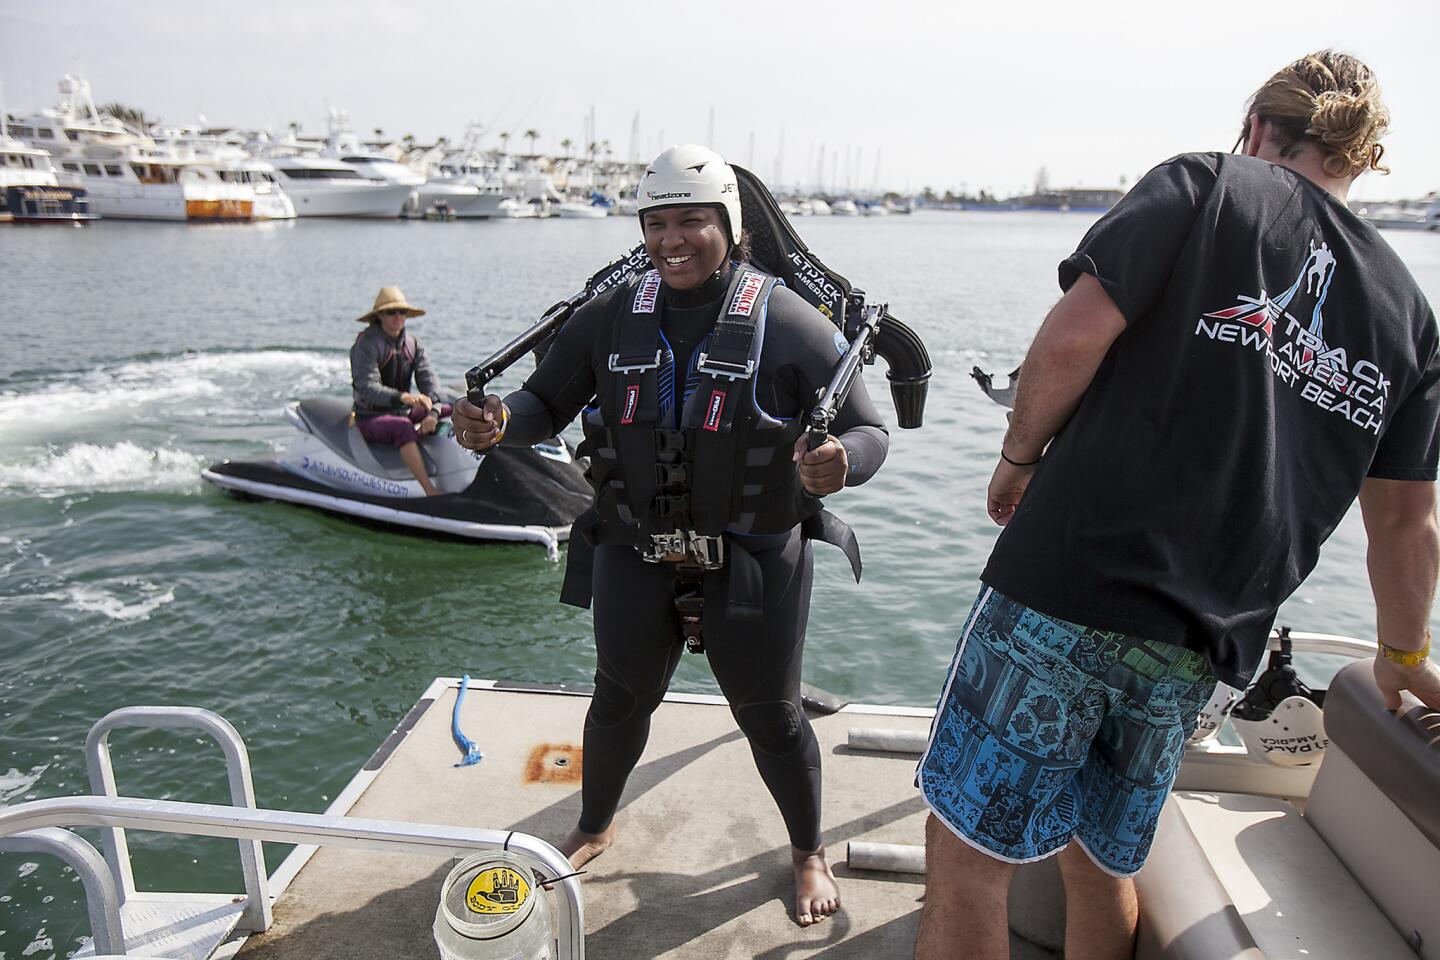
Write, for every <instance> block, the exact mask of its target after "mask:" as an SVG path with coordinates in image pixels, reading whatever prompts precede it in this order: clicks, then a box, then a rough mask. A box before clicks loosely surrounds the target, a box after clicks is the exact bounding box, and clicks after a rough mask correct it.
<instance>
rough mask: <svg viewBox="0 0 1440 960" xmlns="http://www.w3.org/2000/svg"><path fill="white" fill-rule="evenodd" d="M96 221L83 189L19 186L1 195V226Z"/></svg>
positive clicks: (32, 185)
mask: <svg viewBox="0 0 1440 960" xmlns="http://www.w3.org/2000/svg"><path fill="white" fill-rule="evenodd" d="M94 219H96V216H95V214H94V213H93V212H92V211H91V210H90V198H89V196H88V195H87V193H86V191H85V190H84V189H82V188H80V187H62V186H56V185H53V184H16V185H11V186H7V187H5V188H4V191H3V193H0V222H4V223H84V222H85V221H87V220H94Z"/></svg>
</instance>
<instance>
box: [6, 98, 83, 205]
mask: <svg viewBox="0 0 1440 960" xmlns="http://www.w3.org/2000/svg"><path fill="white" fill-rule="evenodd" d="M94 219H95V214H93V213H91V212H90V201H89V196H88V194H87V193H86V191H85V188H84V187H82V186H80V185H79V184H78V183H73V184H72V183H69V182H66V183H61V182H60V178H59V174H58V172H57V171H56V169H55V164H54V163H53V162H52V161H51V159H50V153H49V151H47V150H41V149H39V148H38V147H29V146H26V145H25V144H23V143H21V142H20V141H19V140H16V139H14V138H13V137H11V136H9V135H8V134H7V133H6V132H5V116H4V111H3V109H0V223H83V222H85V221H87V220H94Z"/></svg>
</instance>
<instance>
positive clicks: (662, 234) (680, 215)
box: [640, 207, 730, 290]
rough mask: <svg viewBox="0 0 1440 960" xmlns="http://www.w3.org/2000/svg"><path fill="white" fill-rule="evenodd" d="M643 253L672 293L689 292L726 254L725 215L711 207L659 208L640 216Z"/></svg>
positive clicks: (727, 238) (703, 279)
mask: <svg viewBox="0 0 1440 960" xmlns="http://www.w3.org/2000/svg"><path fill="white" fill-rule="evenodd" d="M640 228H641V230H642V231H643V232H644V234H645V252H646V253H648V254H650V261H651V262H652V263H654V264H655V269H657V270H659V271H660V279H661V280H664V281H665V283H666V284H668V285H669V287H670V289H672V290H693V289H694V288H696V287H698V286H700V284H702V283H704V282H705V281H706V280H708V279H710V275H711V274H713V273H714V272H715V271H716V270H719V269H720V265H721V264H722V263H724V262H725V256H726V254H728V253H729V252H730V234H729V231H728V230H727V229H726V227H725V215H724V214H723V213H722V212H721V211H720V210H718V209H716V208H715V207H661V208H659V209H658V210H646V211H645V213H644V214H643V215H642V216H641V217H640Z"/></svg>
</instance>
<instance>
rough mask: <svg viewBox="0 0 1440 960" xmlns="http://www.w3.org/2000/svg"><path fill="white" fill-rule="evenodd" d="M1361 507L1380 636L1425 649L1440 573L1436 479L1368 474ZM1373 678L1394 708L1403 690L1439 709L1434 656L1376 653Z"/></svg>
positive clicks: (1439, 671)
mask: <svg viewBox="0 0 1440 960" xmlns="http://www.w3.org/2000/svg"><path fill="white" fill-rule="evenodd" d="M1360 512H1361V515H1362V516H1363V517H1364V519H1365V533H1366V536H1367V537H1368V538H1369V546H1368V549H1367V551H1366V564H1367V566H1368V567H1369V569H1370V588H1371V590H1372V591H1373V592H1374V594H1375V617H1376V629H1377V632H1378V635H1379V638H1380V642H1381V643H1383V644H1385V645H1386V646H1388V647H1390V648H1391V649H1393V650H1399V651H1416V650H1420V649H1423V648H1424V647H1425V646H1426V644H1427V632H1426V625H1427V624H1428V622H1429V620H1430V609H1431V606H1432V604H1433V603H1434V601H1435V583H1436V579H1437V578H1440V528H1437V525H1436V520H1435V484H1434V483H1432V482H1431V481H1428V480H1379V479H1375V478H1369V479H1367V480H1366V481H1365V483H1364V485H1363V486H1361V488H1360ZM1375 680H1376V682H1377V683H1378V684H1379V686H1380V689H1381V690H1382V691H1383V692H1384V694H1385V701H1386V705H1387V706H1388V707H1389V708H1390V709H1392V710H1395V709H1398V708H1399V707H1400V705H1401V699H1400V691H1401V690H1409V691H1410V692H1411V693H1413V694H1415V695H1416V696H1417V697H1419V698H1420V700H1421V701H1422V702H1423V703H1424V704H1425V705H1426V706H1428V707H1430V708H1431V709H1432V710H1440V667H1437V666H1436V664H1435V662H1434V661H1433V660H1427V661H1425V662H1423V663H1420V664H1418V665H1415V666H1405V665H1402V664H1399V663H1395V662H1393V661H1391V660H1388V659H1386V658H1384V657H1383V656H1377V657H1376V659H1375Z"/></svg>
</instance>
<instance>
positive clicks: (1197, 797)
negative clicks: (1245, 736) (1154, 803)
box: [1136, 791, 1415, 960]
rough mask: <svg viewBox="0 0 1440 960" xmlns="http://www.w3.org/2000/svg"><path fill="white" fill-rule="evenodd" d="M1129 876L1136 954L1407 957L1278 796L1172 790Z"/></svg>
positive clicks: (1144, 957) (1175, 959)
mask: <svg viewBox="0 0 1440 960" xmlns="http://www.w3.org/2000/svg"><path fill="white" fill-rule="evenodd" d="M1136 882H1137V886H1138V889H1139V896H1140V914H1141V921H1140V922H1141V944H1140V950H1139V951H1137V954H1136V956H1137V958H1140V960H1157V958H1165V960H1182V958H1196V960H1199V958H1206V960H1217V958H1229V957H1243V958H1246V960H1250V958H1258V957H1261V956H1264V957H1272V958H1275V957H1304V958H1306V960H1327V958H1334V960H1351V958H1355V957H1367V958H1374V960H1389V958H1395V960H1414V958H1415V954H1414V952H1413V951H1411V949H1410V948H1409V946H1408V945H1407V944H1406V943H1405V941H1404V940H1403V939H1402V938H1401V937H1400V935H1399V933H1397V932H1396V930H1395V928H1394V927H1393V926H1391V924H1390V921H1389V920H1387V919H1386V918H1385V915H1384V914H1382V913H1381V912H1380V910H1379V908H1378V907H1377V906H1376V905H1375V902H1374V901H1373V900H1372V899H1371V898H1370V896H1369V894H1367V893H1366V892H1365V890H1364V889H1363V888H1362V887H1361V886H1360V884H1359V883H1358V882H1357V881H1356V880H1355V878H1354V877H1353V876H1351V874H1350V872H1349V871H1348V870H1347V869H1345V866H1344V864H1342V863H1341V862H1340V860H1339V859H1338V858H1337V857H1336V856H1335V854H1334V853H1332V852H1331V850H1330V848H1329V847H1328V846H1326V844H1325V841H1324V840H1322V839H1321V838H1320V835H1319V834H1317V833H1316V832H1315V830H1314V829H1312V828H1311V826H1310V825H1309V824H1308V823H1307V822H1306V821H1305V818H1303V817H1302V816H1301V815H1300V813H1299V812H1298V811H1297V810H1296V809H1295V808H1294V807H1292V806H1291V805H1290V804H1289V803H1286V802H1285V801H1283V800H1276V799H1271V798H1268V797H1255V796H1250V795H1246V794H1237V793H1201V792H1194V791H1177V792H1176V793H1174V794H1172V795H1171V797H1170V799H1169V801H1168V802H1167V803H1166V805H1165V811H1164V813H1163V815H1162V818H1161V824H1160V829H1159V832H1158V833H1157V835H1156V843H1155V848H1154V850H1153V851H1152V853H1151V857H1150V860H1149V862H1148V863H1147V864H1146V866H1145V868H1144V869H1143V870H1141V871H1140V874H1139V876H1138V877H1137V878H1136ZM1237 921H1238V923H1239V926H1237Z"/></svg>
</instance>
